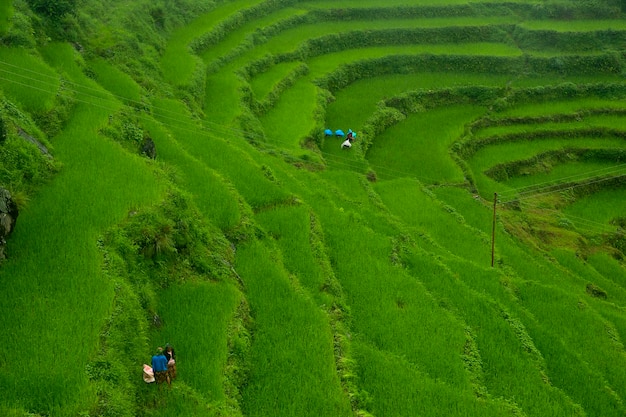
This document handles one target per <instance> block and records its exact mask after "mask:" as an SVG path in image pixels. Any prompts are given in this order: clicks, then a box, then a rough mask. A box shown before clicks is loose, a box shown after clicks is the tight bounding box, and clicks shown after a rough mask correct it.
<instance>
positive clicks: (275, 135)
mask: <svg viewBox="0 0 626 417" xmlns="http://www.w3.org/2000/svg"><path fill="white" fill-rule="evenodd" d="M316 93H317V87H316V86H314V85H312V84H311V83H306V82H298V83H296V85H295V86H293V87H292V88H290V89H289V90H288V91H287V92H286V93H285V94H283V95H282V97H281V98H280V100H279V102H278V104H277V105H276V106H274V107H273V108H272V109H271V110H270V111H269V112H268V113H267V114H266V115H265V116H263V117H261V123H262V124H263V129H264V130H265V132H266V136H267V139H268V142H269V143H271V144H272V145H274V146H278V147H280V148H285V149H290V148H291V149H294V151H295V152H302V151H300V150H299V149H300V142H301V140H302V138H304V137H305V136H306V135H308V134H309V133H310V132H311V131H312V130H313V128H314V127H315V121H314V120H313V111H314V109H315V97H316Z"/></svg>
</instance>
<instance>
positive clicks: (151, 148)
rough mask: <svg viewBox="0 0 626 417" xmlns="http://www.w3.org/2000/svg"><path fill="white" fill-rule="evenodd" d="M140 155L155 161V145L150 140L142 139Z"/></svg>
mask: <svg viewBox="0 0 626 417" xmlns="http://www.w3.org/2000/svg"><path fill="white" fill-rule="evenodd" d="M140 151H141V154H142V155H146V156H147V157H148V158H150V159H156V145H155V143H154V141H153V140H152V138H146V139H144V141H143V143H142V144H141V150H140Z"/></svg>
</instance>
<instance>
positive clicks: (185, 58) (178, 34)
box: [161, 0, 261, 85]
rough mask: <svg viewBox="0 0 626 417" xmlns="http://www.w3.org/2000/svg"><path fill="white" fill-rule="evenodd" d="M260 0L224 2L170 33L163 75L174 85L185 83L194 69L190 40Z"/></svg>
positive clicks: (194, 61) (162, 65)
mask: <svg viewBox="0 0 626 417" xmlns="http://www.w3.org/2000/svg"><path fill="white" fill-rule="evenodd" d="M260 1H261V0H237V1H229V2H225V3H224V4H222V5H219V6H217V7H216V8H215V9H214V10H212V11H210V12H208V13H206V14H204V15H202V16H200V17H198V18H197V19H196V20H194V21H193V22H191V23H190V24H188V25H185V26H183V27H181V28H179V29H177V30H176V31H174V33H173V34H172V35H171V37H170V39H169V41H168V43H167V48H166V49H165V51H164V52H163V55H162V58H161V70H162V71H163V77H164V78H165V80H166V81H167V82H169V83H172V84H174V85H186V84H188V83H190V82H191V77H192V76H193V74H194V72H195V70H196V62H197V61H196V56H195V55H193V54H192V53H191V51H190V49H189V44H190V43H191V41H192V40H193V39H195V38H197V37H198V36H200V35H202V34H203V33H206V32H209V31H210V30H211V29H213V28H214V27H215V26H216V25H217V24H218V23H219V21H220V20H223V19H225V18H227V17H228V16H229V15H231V14H233V13H235V12H237V11H238V10H240V9H243V8H246V7H249V6H253V5H255V4H258V3H259V2H260Z"/></svg>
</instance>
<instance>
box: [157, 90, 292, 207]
mask: <svg viewBox="0 0 626 417" xmlns="http://www.w3.org/2000/svg"><path fill="white" fill-rule="evenodd" d="M175 103H176V102H175V101H174V100H155V105H156V106H158V107H159V108H167V109H169V111H168V112H165V113H163V112H162V113H160V114H156V115H155V116H156V117H157V119H158V120H160V121H162V122H163V123H164V124H166V125H167V126H168V129H169V130H170V131H171V132H172V133H173V135H174V137H175V138H178V140H179V142H178V143H179V144H180V145H181V146H182V147H183V149H185V150H186V151H187V152H189V153H190V154H191V155H193V156H194V157H195V158H197V159H198V160H199V161H201V162H202V163H203V164H205V165H206V166H207V167H209V168H211V169H214V170H216V171H218V172H220V173H221V175H222V176H224V177H225V178H226V179H227V180H228V181H230V182H231V183H232V184H234V185H235V186H236V188H237V190H238V192H239V193H240V194H241V195H242V196H243V197H244V198H245V200H246V201H247V203H248V204H250V205H251V206H252V207H253V208H258V207H262V206H265V205H268V204H272V203H275V202H276V201H282V200H284V199H286V198H287V197H288V194H287V193H286V192H285V191H283V190H282V189H281V188H280V187H279V186H278V184H276V182H274V181H273V180H272V179H271V178H268V177H267V176H264V175H263V174H262V173H263V170H262V167H261V166H258V165H257V164H256V163H255V161H253V160H252V159H251V158H250V156H249V155H248V154H247V153H245V152H243V151H242V150H240V149H238V148H237V147H235V146H232V145H231V144H230V140H231V139H232V140H233V141H235V140H237V141H241V137H238V138H237V139H234V138H231V136H235V133H233V132H232V131H230V130H228V129H223V128H222V127H218V130H215V131H213V132H211V131H206V130H201V129H200V128H199V126H198V125H197V124H196V123H197V122H196V120H194V119H193V118H192V117H191V115H190V114H189V112H188V111H187V110H186V109H185V107H184V106H182V105H180V104H175ZM173 119H175V121H174V120H173ZM220 136H221V137H222V138H224V139H222V138H220Z"/></svg>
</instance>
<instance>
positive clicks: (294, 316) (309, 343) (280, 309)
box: [236, 242, 351, 416]
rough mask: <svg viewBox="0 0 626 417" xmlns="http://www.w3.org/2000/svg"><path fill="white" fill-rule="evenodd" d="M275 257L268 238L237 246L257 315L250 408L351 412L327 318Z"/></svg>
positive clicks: (256, 412) (277, 412)
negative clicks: (336, 368) (336, 362)
mask: <svg viewBox="0 0 626 417" xmlns="http://www.w3.org/2000/svg"><path fill="white" fill-rule="evenodd" d="M275 259H276V254H274V253H272V252H271V251H270V250H269V249H268V248H267V247H265V245H263V243H262V242H251V243H250V244H247V245H245V246H244V247H240V248H239V250H238V251H237V262H236V265H237V270H238V272H239V274H240V275H241V276H242V278H243V280H244V282H245V285H246V292H247V297H248V300H249V302H250V308H251V312H252V315H253V317H254V320H255V336H254V339H253V343H252V347H251V349H252V352H251V363H250V367H251V371H250V376H249V380H248V382H247V384H246V387H245V389H244V390H243V392H242V395H243V407H242V408H243V411H244V414H245V415H249V416H267V415H274V416H296V415H297V416H349V415H351V410H350V405H349V402H348V399H347V397H345V396H344V393H343V391H342V389H341V387H340V385H339V381H338V378H337V374H336V371H335V363H334V359H333V340H332V333H331V331H330V327H329V323H328V321H327V318H326V317H325V315H324V313H323V312H322V311H321V310H320V309H318V308H317V306H316V305H315V304H314V303H312V301H311V299H310V298H309V297H308V296H306V295H305V294H302V293H300V292H299V291H298V290H297V286H295V285H297V284H295V285H294V283H293V282H292V281H291V279H290V277H289V275H288V274H287V273H286V271H285V270H284V269H282V268H281V267H280V264H279V263H277V262H276V260H275Z"/></svg>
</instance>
